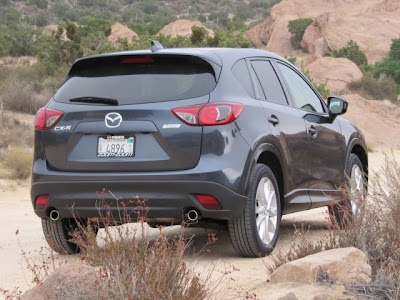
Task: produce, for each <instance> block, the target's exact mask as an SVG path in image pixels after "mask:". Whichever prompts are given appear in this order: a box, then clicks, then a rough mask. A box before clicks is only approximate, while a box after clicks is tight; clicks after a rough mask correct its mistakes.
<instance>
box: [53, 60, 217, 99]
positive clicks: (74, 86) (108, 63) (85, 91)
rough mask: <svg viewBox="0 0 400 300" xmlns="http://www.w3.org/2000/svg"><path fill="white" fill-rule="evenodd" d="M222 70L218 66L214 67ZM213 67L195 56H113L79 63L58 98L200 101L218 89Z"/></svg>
mask: <svg viewBox="0 0 400 300" xmlns="http://www.w3.org/2000/svg"><path fill="white" fill-rule="evenodd" d="M214 67H218V66H214ZM216 84H217V83H216V79H215V72H214V69H213V66H211V65H210V64H209V63H208V62H206V61H205V60H203V59H200V58H198V57H194V56H171V55H169V56H167V55H164V56H161V55H157V56H150V55H145V56H111V57H98V58H92V59H86V60H82V61H78V62H77V63H75V64H74V66H73V67H72V69H71V71H70V73H69V75H68V77H67V79H66V81H65V82H64V84H63V85H62V86H61V87H60V89H59V90H58V91H57V93H56V94H55V96H54V99H55V101H58V102H65V103H69V102H70V99H74V98H81V97H99V98H110V99H115V100H117V101H118V103H119V104H120V105H124V104H138V103H150V102H161V101H171V100H180V99H188V98H196V97H201V96H204V95H206V94H208V93H210V92H211V91H212V90H213V89H214V88H215V86H216Z"/></svg>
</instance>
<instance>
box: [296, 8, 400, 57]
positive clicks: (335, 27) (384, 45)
mask: <svg viewBox="0 0 400 300" xmlns="http://www.w3.org/2000/svg"><path fill="white" fill-rule="evenodd" d="M399 15H400V10H397V11H391V12H388V11H385V10H383V11H375V10H373V11H366V12H365V13H364V14H359V15H352V16H349V15H339V14H335V13H329V14H324V15H321V16H319V17H318V18H316V19H315V20H314V22H313V24H312V26H309V27H308V28H307V30H306V31H305V33H304V36H303V41H302V44H301V45H302V47H303V49H305V50H306V51H307V52H308V53H310V54H313V55H323V54H324V53H325V52H329V51H333V50H338V49H340V48H342V47H345V46H346V45H347V42H348V41H349V40H353V41H355V42H356V43H357V44H358V45H359V46H360V49H361V50H362V51H363V52H365V54H366V55H367V58H368V62H369V63H371V64H373V63H376V62H377V61H379V60H381V59H382V58H384V57H385V56H387V54H388V52H389V49H390V44H391V43H392V39H394V38H398V37H399V35H400V18H399V17H398V16H399Z"/></svg>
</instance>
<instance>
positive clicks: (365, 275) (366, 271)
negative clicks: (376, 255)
mask: <svg viewBox="0 0 400 300" xmlns="http://www.w3.org/2000/svg"><path fill="white" fill-rule="evenodd" d="M324 281H329V282H340V283H368V282H370V281H371V266H370V265H368V264H367V257H366V255H365V253H364V252H362V251H361V250H358V249H356V248H354V247H350V248H342V249H332V250H327V251H323V252H320V253H317V254H313V255H309V256H306V257H303V258H300V259H298V260H294V261H291V262H288V263H286V264H284V265H282V266H280V267H279V268H278V269H276V270H275V271H274V272H273V273H272V274H271V278H270V282H271V283H281V282H297V283H305V284H311V283H316V282H324Z"/></svg>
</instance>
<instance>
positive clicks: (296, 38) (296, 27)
mask: <svg viewBox="0 0 400 300" xmlns="http://www.w3.org/2000/svg"><path fill="white" fill-rule="evenodd" d="M312 22H313V20H312V19H309V18H305V19H296V20H291V21H289V25H288V29H289V32H290V33H291V34H292V37H291V38H290V43H291V44H292V45H293V47H294V48H295V49H300V43H301V40H302V39H303V35H304V32H305V31H306V29H307V27H308V26H309V25H310V24H311V23H312Z"/></svg>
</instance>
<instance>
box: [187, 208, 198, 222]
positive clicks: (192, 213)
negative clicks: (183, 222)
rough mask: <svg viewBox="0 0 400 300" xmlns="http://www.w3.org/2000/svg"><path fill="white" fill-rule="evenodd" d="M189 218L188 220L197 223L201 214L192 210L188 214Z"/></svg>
mask: <svg viewBox="0 0 400 300" xmlns="http://www.w3.org/2000/svg"><path fill="white" fill-rule="evenodd" d="M187 218H188V220H189V221H191V222H195V221H197V220H198V218H199V213H198V212H197V211H196V210H194V209H191V210H189V211H188V213H187Z"/></svg>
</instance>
